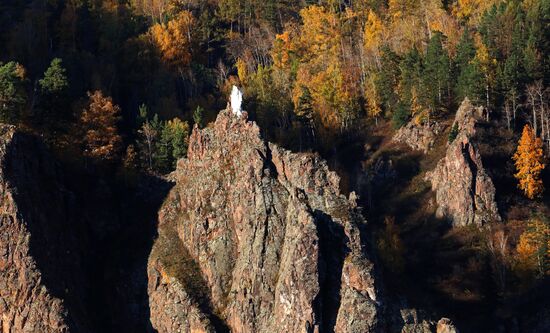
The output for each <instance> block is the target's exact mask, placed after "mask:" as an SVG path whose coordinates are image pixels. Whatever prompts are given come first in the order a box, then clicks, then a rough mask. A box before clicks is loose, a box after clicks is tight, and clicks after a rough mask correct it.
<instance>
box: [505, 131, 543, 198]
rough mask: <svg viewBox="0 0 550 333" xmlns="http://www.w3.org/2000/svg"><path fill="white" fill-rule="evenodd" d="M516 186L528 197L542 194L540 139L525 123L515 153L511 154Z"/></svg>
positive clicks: (541, 151)
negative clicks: (514, 168)
mask: <svg viewBox="0 0 550 333" xmlns="http://www.w3.org/2000/svg"><path fill="white" fill-rule="evenodd" d="M513 159H514V161H515V163H516V170H517V173H516V174H515V175H514V176H515V177H516V178H517V179H518V180H519V184H518V187H519V188H520V189H521V190H523V192H524V193H525V195H526V196H527V197H528V198H529V199H534V198H535V197H538V196H540V195H541V194H542V192H543V191H544V185H543V183H542V180H541V177H540V174H541V172H542V170H544V167H545V165H544V163H543V150H542V141H541V139H540V138H537V137H536V136H535V133H534V132H533V130H532V129H531V126H529V125H525V127H524V128H523V133H522V135H521V139H520V140H519V145H518V148H517V151H516V153H515V154H514V156H513Z"/></svg>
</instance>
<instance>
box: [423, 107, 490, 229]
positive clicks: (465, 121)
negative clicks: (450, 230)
mask: <svg viewBox="0 0 550 333" xmlns="http://www.w3.org/2000/svg"><path fill="white" fill-rule="evenodd" d="M479 114H481V110H480V109H479V108H475V107H474V106H473V105H472V104H471V103H470V101H469V100H468V99H466V100H465V101H464V102H463V103H462V104H461V106H460V108H459V110H458V111H457V114H456V118H455V123H457V124H458V127H459V133H458V135H457V137H456V139H455V140H454V141H453V142H452V143H451V144H449V146H448V148H447V153H446V156H445V157H444V158H443V159H442V160H441V161H439V163H438V164H437V166H436V168H435V170H433V171H432V172H429V173H427V175H426V180H428V181H430V182H431V184H432V189H433V190H434V191H435V195H436V202H437V205H438V209H437V215H438V217H441V218H443V217H445V218H448V219H449V220H450V221H451V222H452V224H453V226H465V225H470V224H475V225H482V224H484V223H486V222H489V221H494V220H496V221H499V220H500V216H499V213H498V209H497V205H496V202H495V187H494V185H493V182H492V180H491V178H490V177H489V175H488V174H487V172H486V171H485V169H484V167H483V163H482V161H481V156H480V154H479V152H478V150H477V148H476V144H475V142H474V140H473V138H474V135H475V123H476V119H477V118H478V117H479ZM453 126H454V125H453Z"/></svg>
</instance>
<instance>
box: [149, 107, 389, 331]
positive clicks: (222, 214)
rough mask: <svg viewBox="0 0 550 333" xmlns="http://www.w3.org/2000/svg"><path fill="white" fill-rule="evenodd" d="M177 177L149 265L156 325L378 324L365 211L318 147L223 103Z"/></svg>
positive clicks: (299, 327) (298, 327)
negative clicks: (262, 130) (296, 146)
mask: <svg viewBox="0 0 550 333" xmlns="http://www.w3.org/2000/svg"><path fill="white" fill-rule="evenodd" d="M171 178H172V179H173V180H174V181H175V186H174V188H173V189H172V191H171V192H170V194H169V197H168V198H167V199H166V201H165V203H164V205H163V208H162V209H161V211H160V212H159V238H158V239H157V241H156V242H155V244H154V246H153V250H152V252H151V255H150V258H149V267H148V274H149V301H150V308H151V322H152V324H153V326H154V327H155V329H157V330H158V331H159V332H175V331H178V330H179V331H182V332H194V331H197V332H209V331H211V330H216V331H224V330H231V331H233V332H320V331H324V330H332V329H333V330H334V331H335V332H374V331H377V330H378V327H379V320H380V312H379V311H380V310H379V308H380V302H379V300H378V297H379V296H378V290H377V287H376V286H375V283H374V277H373V265H372V263H371V261H370V260H369V258H367V257H366V254H365V251H364V249H363V246H362V244H361V242H362V238H361V235H360V229H361V228H362V227H363V225H364V223H365V221H364V219H363V218H362V215H361V213H360V211H359V210H358V208H357V207H356V204H355V200H354V199H348V198H346V197H344V196H342V195H341V194H340V193H339V178H338V176H337V175H336V174H335V173H333V172H331V171H329V170H328V167H327V164H326V162H325V161H323V160H322V159H320V158H319V157H318V156H317V155H315V154H294V153H290V152H288V151H286V150H284V149H281V148H279V147H277V146H276V145H273V144H266V143H265V142H264V141H263V140H262V138H261V137H260V135H259V128H258V127H257V126H256V124H255V123H253V122H248V121H247V120H246V114H244V115H243V116H242V117H241V118H238V117H235V116H233V115H232V114H231V112H230V111H229V110H224V111H222V112H221V113H220V114H219V115H218V118H217V120H216V122H215V123H213V125H212V126H211V127H209V128H206V129H203V130H199V129H197V128H195V129H194V131H193V134H192V135H191V138H190V141H189V150H188V158H187V159H182V160H180V161H179V162H178V167H177V170H176V171H175V172H174V173H173V174H172V175H171ZM176 244H177V245H176Z"/></svg>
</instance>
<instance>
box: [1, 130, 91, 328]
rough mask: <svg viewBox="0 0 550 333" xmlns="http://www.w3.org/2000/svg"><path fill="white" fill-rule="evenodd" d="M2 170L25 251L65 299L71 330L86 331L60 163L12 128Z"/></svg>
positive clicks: (81, 244) (69, 196)
mask: <svg viewBox="0 0 550 333" xmlns="http://www.w3.org/2000/svg"><path fill="white" fill-rule="evenodd" d="M4 163H5V164H4V165H3V166H2V167H3V168H4V174H5V176H6V181H7V182H8V183H9V186H10V187H11V188H12V190H13V192H14V200H15V202H16V205H17V208H18V218H19V219H20V220H22V221H23V222H24V223H25V227H26V228H27V229H28V232H29V233H30V240H29V248H30V249H29V252H30V253H29V255H30V256H31V257H32V258H33V259H34V260H35V262H36V266H37V267H36V268H37V270H38V271H39V272H40V273H41V281H39V283H41V284H43V285H44V286H45V287H46V288H47V290H48V292H49V293H50V294H51V295H52V296H54V297H57V298H60V299H62V300H63V301H64V305H65V307H66V309H67V310H68V318H67V320H66V321H67V325H68V326H69V329H70V330H71V331H75V332H76V331H79V332H89V331H91V318H90V317H89V316H88V311H87V309H86V303H87V301H88V297H87V288H88V287H89V284H88V282H89V279H88V278H87V276H86V272H85V260H84V258H83V256H82V251H83V250H84V249H85V248H87V247H88V245H89V240H88V239H86V238H81V237H79V236H80V232H79V230H78V229H79V226H78V225H77V223H79V221H78V220H77V219H76V216H77V213H78V212H77V209H76V206H77V205H76V203H77V201H76V198H75V196H74V195H73V193H71V192H70V191H68V190H67V188H66V187H65V186H64V184H63V179H62V175H61V173H60V172H59V165H58V164H57V163H56V162H55V161H54V159H53V157H52V156H51V155H50V154H49V153H48V152H47V149H46V147H45V146H44V145H43V144H42V142H40V140H38V139H37V138H35V137H33V136H31V135H27V134H23V133H20V132H16V133H15V134H14V136H13V139H12V141H11V142H10V143H9V145H8V147H7V152H6V157H5V162H4Z"/></svg>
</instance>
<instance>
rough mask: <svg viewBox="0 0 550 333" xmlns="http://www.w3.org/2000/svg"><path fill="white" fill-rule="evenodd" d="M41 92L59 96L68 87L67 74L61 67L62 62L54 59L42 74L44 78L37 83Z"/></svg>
mask: <svg viewBox="0 0 550 333" xmlns="http://www.w3.org/2000/svg"><path fill="white" fill-rule="evenodd" d="M38 83H39V84H40V88H42V92H43V93H45V94H60V93H62V92H63V91H64V90H65V89H66V88H67V87H68V86H69V82H68V81H67V74H66V70H65V68H63V66H62V60H61V59H59V58H54V59H53V60H52V62H51V63H50V66H49V67H48V69H46V71H45V72H44V78H43V79H40V80H39V81H38Z"/></svg>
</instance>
